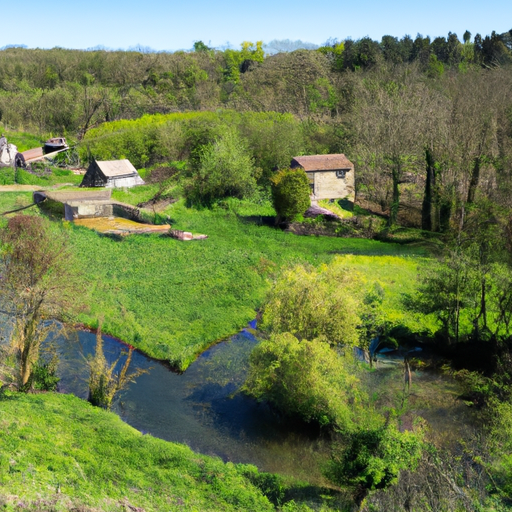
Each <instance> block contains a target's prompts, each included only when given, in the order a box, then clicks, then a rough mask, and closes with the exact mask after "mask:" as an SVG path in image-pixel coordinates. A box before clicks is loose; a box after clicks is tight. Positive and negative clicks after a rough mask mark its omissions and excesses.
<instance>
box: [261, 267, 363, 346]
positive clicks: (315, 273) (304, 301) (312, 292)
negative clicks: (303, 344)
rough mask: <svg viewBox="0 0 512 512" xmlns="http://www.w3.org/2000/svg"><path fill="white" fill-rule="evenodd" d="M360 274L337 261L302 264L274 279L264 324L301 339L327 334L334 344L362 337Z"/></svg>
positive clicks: (272, 329) (271, 330) (329, 340)
mask: <svg viewBox="0 0 512 512" xmlns="http://www.w3.org/2000/svg"><path fill="white" fill-rule="evenodd" d="M359 288H360V287H359V286H358V278H357V275H355V274H354V273H350V272H349V271H348V270H347V269H346V268H345V267H344V266H343V265H342V264H340V263H337V262H336V261H335V262H333V263H331V264H330V265H328V266H327V265H324V266H322V267H321V268H320V269H318V270H317V269H315V268H308V267H305V266H303V265H298V266H296V267H294V268H293V269H290V270H287V271H285V272H283V274H282V275H281V276H280V277H279V278H278V279H277V280H276V281H275V282H274V284H273V286H272V289H271V291H270V293H269V296H268V299H267V302H266V304H265V305H264V307H263V323H262V327H263V328H264V329H266V330H268V331H270V332H274V333H280V332H290V333H292V334H293V335H294V336H297V337H298V338H299V339H309V340H312V339H316V338H320V337H321V338H323V339H325V340H327V341H328V342H329V343H331V344H333V345H338V344H339V345H355V344H356V343H358V341H359V332H358V326H359V325H360V323H361V319H360V318H359V315H358V313H357V312H358V311H359V310H360V309H361V299H360V291H359Z"/></svg>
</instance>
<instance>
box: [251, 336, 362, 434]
mask: <svg viewBox="0 0 512 512" xmlns="http://www.w3.org/2000/svg"><path fill="white" fill-rule="evenodd" d="M348 368H349V361H348V360H347V357H344V356H341V355H339V354H338V353H337V352H336V351H335V350H334V349H332V348H331V347H330V346H329V344H328V343H325V342H322V341H319V340H315V341H308V340H301V341H299V340H298V339H297V338H296V337H295V336H293V335H292V334H290V333H283V334H276V335H274V336H272V337H271V338H270V339H267V340H264V341H262V342H261V343H260V344H259V345H258V346H257V347H256V348H255V349H254V350H253V352H252V353H251V357H250V363H249V374H248V377H247V380H246V382H245V384H244V386H243V390H244V391H245V392H246V393H248V394H249V395H251V396H253V397H254V398H256V399H257V400H259V401H262V400H265V401H268V402H270V403H272V404H273V405H275V406H276V407H277V408H278V409H279V410H280V411H281V412H283V413H284V414H286V415H288V416H299V417H300V418H301V419H302V420H304V421H308V422H309V421H316V422H318V423H320V424H321V425H335V424H336V425H341V426H343V428H349V426H350V425H351V424H352V421H353V416H354V415H355V413H356V411H357V409H358V406H359V405H360V402H361V399H362V397H363V395H362V394H361V392H360V391H359V390H358V388H357V383H358V379H357V377H355V375H354V374H353V373H351V372H350V371H349V370H348Z"/></svg>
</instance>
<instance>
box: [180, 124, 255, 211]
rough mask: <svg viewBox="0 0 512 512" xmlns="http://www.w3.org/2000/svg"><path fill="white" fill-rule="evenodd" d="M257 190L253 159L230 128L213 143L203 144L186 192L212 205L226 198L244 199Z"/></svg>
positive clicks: (190, 196)
mask: <svg viewBox="0 0 512 512" xmlns="http://www.w3.org/2000/svg"><path fill="white" fill-rule="evenodd" d="M255 189H256V179H255V169H254V163H253V158H252V156H250V153H249V151H248V149H247V147H246V145H245V143H244V142H243V141H242V139H241V138H240V136H239V135H238V133H237V132H236V131H235V130H233V129H228V130H226V131H225V133H224V134H223V135H221V136H220V137H219V138H217V140H216V141H215V142H214V143H213V144H208V145H206V146H205V147H203V149H202V151H201V152H200V157H199V164H198V168H197V169H196V172H195V173H194V175H193V176H192V178H191V179H190V180H189V182H188V184H187V186H186V187H185V193H186V196H187V198H188V200H189V201H192V202H199V203H201V204H211V203H212V202H214V201H216V200H218V199H223V198H225V197H237V198H239V199H242V198H244V197H247V196H249V195H251V194H252V193H253V192H254V191H255Z"/></svg>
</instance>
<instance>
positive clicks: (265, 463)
mask: <svg viewBox="0 0 512 512" xmlns="http://www.w3.org/2000/svg"><path fill="white" fill-rule="evenodd" d="M253 327H255V325H252V326H251V325H250V326H248V328H246V329H243V330H242V331H241V332H240V333H238V334H236V335H234V336H232V337H231V338H229V339H228V340H226V341H223V342H221V343H219V344H217V345H215V346H213V347H211V348H210V349H208V350H206V351H205V352H203V353H202V354H201V355H200V356H199V357H198V358H197V360H196V361H195V362H194V363H193V364H191V365H190V366H189V368H188V369H187V370H186V371H185V372H184V373H183V374H178V373H175V372H173V371H171V370H170V369H169V367H168V366H167V365H166V364H164V363H163V362H160V361H155V360H153V359H151V358H149V357H147V356H145V355H144V354H142V353H140V352H138V351H134V353H133V357H132V362H131V370H132V371H133V370H136V369H142V370H147V373H144V374H142V375H140V376H139V377H138V378H137V380H136V382H135V383H132V384H129V386H128V387H127V388H126V389H125V390H123V391H122V392H121V393H120V394H119V396H118V397H117V398H116V400H115V402H114V405H113V409H112V410H113V411H114V412H115V413H117V414H118V415H119V416H120V417H121V418H122V419H123V420H124V421H125V422H126V423H128V424H129V425H131V426H133V427H134V428H136V429H137V430H139V431H141V432H142V433H144V434H151V435H153V436H155V437H159V438H161V439H165V440H167V441H172V442H177V443H183V444H186V445H188V446H189V447H190V448H192V449H193V450H195V451H197V452H199V453H203V454H206V455H211V456H217V457H221V458H222V459H223V460H224V461H231V462H235V463H236V462H241V463H250V464H255V465H256V466H257V467H258V468H259V469H260V470H261V471H267V472H272V473H280V474H283V475H289V476H293V477H295V478H298V479H300V480H302V481H307V482H309V483H311V484H317V485H325V484H326V483H327V482H326V481H325V479H324V477H323V476H322V470H321V469H322V466H323V465H324V463H325V462H326V461H327V460H328V458H329V453H330V450H329V438H328V437H327V436H325V435H322V434H321V433H320V432H319V430H318V428H314V427H308V426H304V425H299V424H297V422H295V423H294V422H289V421H286V420H285V419H283V418H282V417H280V416H279V415H278V414H277V413H276V412H275V411H273V410H272V409H271V408H270V407H268V406H267V405H266V404H264V403H257V402H256V401H255V400H253V399H251V398H249V397H247V396H245V395H244V394H242V393H240V392H238V389H239V388H240V386H241V385H242V383H243V382H244V380H245V376H246V372H247V366H248V359H249V354H250V352H251V350H252V349H253V348H254V346H255V345H256V343H257V339H256V337H255V336H254V330H253ZM55 341H56V347H57V353H58V356H59V370H58V373H59V377H60V378H61V380H60V382H59V391H60V392H62V393H73V394H75V395H76V396H78V397H81V398H83V399H87V394H88V366H87V363H86V358H87V357H89V356H91V355H92V354H93V353H94V349H95V346H96V335H95V334H94V333H91V332H87V331H73V332H72V333H71V335H70V336H68V338H64V337H59V338H57V339H56V340H55ZM103 344H104V353H105V357H106V359H107V361H108V362H109V363H110V364H112V363H113V362H114V361H116V360H119V362H118V364H119V367H120V366H121V365H122V364H123V362H124V360H125V357H126V353H127V346H126V345H125V344H123V343H122V342H120V341H118V340H117V339H115V338H112V337H110V336H107V335H103ZM402 364H403V363H402V361H401V360H400V359H397V358H393V357H392V356H389V355H387V356H383V357H380V358H379V363H378V364H377V369H376V370H374V371H371V372H365V373H364V379H365V386H366V388H367V390H368V392H369V394H370V395H373V396H374V398H373V400H374V401H375V403H376V405H377V406H378V407H397V404H398V402H399V400H400V396H402V394H403V389H405V388H404V385H403V368H402ZM412 382H413V384H412V386H411V389H410V390H409V391H408V398H407V403H408V407H407V411H405V412H404V413H403V414H402V415H401V424H402V426H403V428H412V425H413V422H414V418H415V417H416V416H418V415H419V416H421V417H423V418H424V419H425V420H426V422H427V423H428V425H429V429H428V431H429V440H431V441H432V442H435V444H436V445H438V446H440V447H444V448H453V447H454V446H456V445H457V444H458V443H459V440H460V439H464V438H468V436H471V435H472V434H474V433H475V432H476V429H477V428H478V427H477V426H476V423H477V422H476V421H475V417H474V415H473V414H474V413H473V411H472V409H471V408H469V407H467V406H466V405H465V404H464V403H463V402H462V400H460V399H459V396H460V392H461V390H460V387H459V385H458V384H457V382H456V381H454V379H453V378H451V377H449V376H446V375H442V374H440V373H437V372H432V371H421V370H416V371H413V373H412Z"/></svg>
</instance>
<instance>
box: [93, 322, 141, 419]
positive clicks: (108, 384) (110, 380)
mask: <svg viewBox="0 0 512 512" xmlns="http://www.w3.org/2000/svg"><path fill="white" fill-rule="evenodd" d="M133 350H134V349H133V347H131V346H130V347H129V349H128V354H127V356H126V359H125V361H124V363H123V364H122V366H121V368H120V369H119V370H118V369H117V366H118V364H119V362H120V359H121V358H120V357H119V358H118V359H117V360H116V361H114V362H113V363H111V364H109V363H107V359H106V358H105V354H104V352H103V337H102V333H101V322H100V324H99V325H98V328H97V330H96V348H95V352H94V356H92V357H91V358H90V359H89V360H88V365H89V402H91V404H93V405H97V406H98V407H102V408H103V409H110V407H111V406H112V401H113V400H114V398H115V396H116V395H117V394H118V393H119V392H120V391H122V390H123V389H125V388H126V386H128V384H129V383H130V382H135V379H136V378H137V377H138V376H139V375H142V374H143V373H147V371H145V370H140V369H139V370H135V371H131V372H129V371H128V370H129V369H130V363H131V361H132V356H133Z"/></svg>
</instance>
